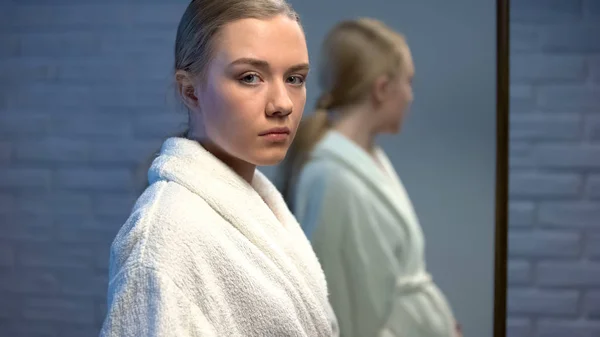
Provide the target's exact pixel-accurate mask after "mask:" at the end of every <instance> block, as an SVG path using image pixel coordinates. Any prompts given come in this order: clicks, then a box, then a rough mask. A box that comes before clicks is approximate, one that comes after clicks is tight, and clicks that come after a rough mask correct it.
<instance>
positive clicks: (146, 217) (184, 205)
mask: <svg viewBox="0 0 600 337" xmlns="http://www.w3.org/2000/svg"><path fill="white" fill-rule="evenodd" d="M223 222H224V220H223V219H222V218H221V217H220V216H219V215H218V214H217V213H216V212H215V211H214V210H213V209H212V208H211V207H210V206H209V205H208V204H207V203H206V202H205V201H204V200H203V199H202V198H200V197H199V196H197V195H196V194H194V193H192V192H191V191H189V190H188V189H186V188H185V187H183V186H181V185H179V184H176V183H173V182H164V181H160V182H157V183H154V184H152V185H151V186H150V187H148V189H146V191H144V193H143V194H142V195H141V196H140V197H139V199H138V200H137V202H136V204H135V206H134V207H133V209H132V212H131V214H130V216H129V218H128V219H127V221H126V222H125V224H124V225H123V226H122V227H121V229H120V231H119V233H118V234H117V236H116V238H115V240H114V241H113V244H112V246H111V256H110V260H111V262H110V270H111V274H114V273H116V272H118V271H119V270H123V269H126V268H130V267H132V266H143V267H144V268H149V269H158V270H176V269H178V268H183V265H186V264H188V262H189V261H187V260H186V259H187V258H188V257H189V256H195V258H196V261H202V258H203V256H201V254H202V251H200V250H198V249H197V248H195V247H206V248H208V249H209V250H210V249H211V248H212V247H211V245H217V244H218V242H219V240H218V238H217V236H218V235H219V228H221V229H222V228H226V226H223V225H222V224H223ZM221 235H222V234H221ZM207 246H208V247H207ZM198 254H200V255H198Z"/></svg>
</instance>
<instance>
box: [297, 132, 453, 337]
mask: <svg viewBox="0 0 600 337" xmlns="http://www.w3.org/2000/svg"><path fill="white" fill-rule="evenodd" d="M374 158H376V159H377V160H375V159H374ZM294 195H295V198H294V205H295V206H294V213H295V215H296V217H297V219H298V222H300V224H301V225H302V227H303V229H304V231H305V232H306V234H307V236H308V237H309V238H310V240H311V243H312V245H313V249H314V250H315V252H316V254H317V257H318V258H319V260H320V262H321V265H322V267H323V270H324V272H325V277H326V278H327V283H328V286H329V292H330V302H331V305H332V307H333V310H334V312H335V314H336V316H337V320H338V324H339V329H340V336H342V337H375V336H378V337H383V336H387V337H450V336H454V334H455V321H454V317H453V314H452V312H451V309H450V306H449V304H448V303H447V300H446V299H445V297H444V296H443V294H442V293H441V291H440V290H439V289H438V287H437V286H436V285H435V284H434V283H433V281H432V279H431V276H430V274H429V273H428V272H427V270H426V267H425V259H424V239H423V233H422V230H421V227H420V225H419V221H418V219H417V216H416V215H415V212H414V210H413V206H412V204H411V202H410V200H409V198H408V196H407V193H406V191H405V189H404V186H403V185H402V182H401V180H400V179H399V177H398V176H397V175H396V172H395V170H394V169H393V167H392V165H391V163H390V162H389V160H388V158H387V157H386V155H385V154H384V153H383V151H382V150H381V149H380V148H377V149H376V152H375V154H374V156H370V155H369V154H368V153H367V152H366V151H364V150H363V149H362V148H360V147H359V146H358V145H356V144H355V143H353V142H352V141H350V140H349V139H348V138H347V137H345V136H343V135H342V134H340V133H338V132H336V131H329V132H328V133H327V134H326V135H325V136H324V137H323V138H322V139H321V141H320V142H319V143H318V144H317V145H316V146H315V148H314V150H313V152H312V153H311V157H310V159H309V161H308V163H307V164H306V166H304V168H303V170H302V171H301V174H300V176H299V178H298V184H297V185H296V192H295V193H294Z"/></svg>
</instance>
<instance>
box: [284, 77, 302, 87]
mask: <svg viewBox="0 0 600 337" xmlns="http://www.w3.org/2000/svg"><path fill="white" fill-rule="evenodd" d="M288 82H289V83H291V84H294V85H301V84H303V83H304V77H302V76H290V77H288Z"/></svg>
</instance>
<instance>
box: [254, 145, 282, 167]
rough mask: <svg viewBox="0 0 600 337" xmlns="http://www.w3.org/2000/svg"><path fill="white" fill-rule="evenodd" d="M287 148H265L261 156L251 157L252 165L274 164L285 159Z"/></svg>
mask: <svg viewBox="0 0 600 337" xmlns="http://www.w3.org/2000/svg"><path fill="white" fill-rule="evenodd" d="M286 153H287V148H285V149H269V150H265V151H264V152H263V153H262V155H261V156H256V157H255V158H253V159H254V160H253V162H254V165H256V166H274V165H277V164H279V163H281V162H282V161H283V159H285V155H286Z"/></svg>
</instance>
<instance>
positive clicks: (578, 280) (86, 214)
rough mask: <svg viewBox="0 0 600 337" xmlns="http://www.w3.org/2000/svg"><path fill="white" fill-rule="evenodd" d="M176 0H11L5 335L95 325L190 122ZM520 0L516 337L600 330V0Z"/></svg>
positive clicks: (3, 74) (512, 309) (1, 203)
mask: <svg viewBox="0 0 600 337" xmlns="http://www.w3.org/2000/svg"><path fill="white" fill-rule="evenodd" d="M172 3H173V4H166V2H162V1H152V0H146V1H141V0H129V1H115V0H111V1H105V2H102V3H100V2H97V1H83V0H78V1H76V0H57V1H53V2H52V4H48V3H47V2H46V1H41V0H37V1H36V0H20V1H4V2H2V4H1V8H2V10H0V86H1V88H2V89H1V90H0V226H1V228H0V336H11V337H13V336H14V337H18V336H27V337H34V336H35V337H38V336H40V337H41V336H44V337H57V336H61V337H69V336H94V335H97V332H98V327H99V326H100V323H101V321H102V318H103V316H104V312H105V308H104V306H105V291H106V282H107V279H106V267H107V256H108V245H109V243H110V241H111V240H112V238H113V236H114V234H115V232H116V231H117V230H118V228H119V227H120V226H121V224H122V222H123V217H124V216H125V215H126V214H127V212H128V210H129V207H130V205H131V203H132V202H133V200H134V198H135V196H136V190H135V187H136V186H135V182H136V181H138V180H136V179H137V177H138V175H137V174H138V169H139V167H140V165H141V164H142V163H143V162H144V159H145V158H146V156H149V155H150V154H151V152H152V151H153V150H155V149H156V148H157V147H158V146H159V144H160V142H161V141H162V139H163V137H164V136H166V135H167V134H169V133H171V132H173V131H174V130H176V129H178V128H179V126H180V123H181V122H182V121H184V119H185V115H184V114H182V113H178V112H174V111H175V109H173V108H172V107H173V103H174V99H173V94H172V84H171V82H170V66H171V63H172V62H171V61H172V55H171V54H172V45H173V39H174V36H175V32H174V28H175V26H176V23H177V20H178V19H179V16H180V15H181V12H182V10H183V7H184V6H185V3H186V1H184V0H181V1H173V2H172ZM511 5H512V8H511V17H512V23H511V48H512V55H511V110H512V111H511V119H512V122H511V181H512V182H511V204H510V224H511V229H510V249H509V250H510V264H509V282H510V286H509V306H508V307H509V319H508V335H509V336H510V337H534V336H535V337H554V336H556V337H564V336H569V337H580V336H581V337H584V336H585V337H592V336H594V337H595V336H598V335H600V230H599V229H600V145H598V144H600V25H599V24H594V22H598V21H600V1H598V0H589V1H581V0H545V1H541V0H538V1H533V0H513V1H512V4H511ZM467 337H469V336H467ZM471 337H473V336H471Z"/></svg>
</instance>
